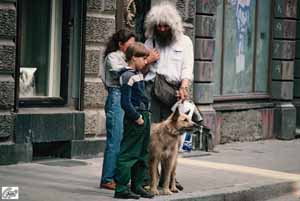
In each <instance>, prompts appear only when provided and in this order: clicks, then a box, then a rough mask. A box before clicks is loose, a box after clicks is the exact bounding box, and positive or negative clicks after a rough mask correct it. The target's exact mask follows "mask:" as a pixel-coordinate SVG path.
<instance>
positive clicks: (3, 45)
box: [0, 1, 16, 143]
mask: <svg viewBox="0 0 300 201" xmlns="http://www.w3.org/2000/svg"><path fill="white" fill-rule="evenodd" d="M15 39H16V7H15V4H14V3H13V2H12V1H10V2H8V1H0V143H1V142H3V141H10V140H12V139H13V133H14V122H15V115H14V114H13V113H12V111H13V106H14V90H15V82H14V79H13V75H14V73H15V52H16V46H15V42H14V41H15Z"/></svg>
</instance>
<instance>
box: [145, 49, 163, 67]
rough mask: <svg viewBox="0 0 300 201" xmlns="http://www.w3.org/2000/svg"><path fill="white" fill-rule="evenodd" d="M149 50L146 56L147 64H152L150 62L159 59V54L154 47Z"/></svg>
mask: <svg viewBox="0 0 300 201" xmlns="http://www.w3.org/2000/svg"><path fill="white" fill-rule="evenodd" d="M149 52H150V54H149V56H148V57H147V64H152V63H154V62H156V61H157V60H159V58H160V54H159V52H158V51H157V50H156V49H150V50H149Z"/></svg>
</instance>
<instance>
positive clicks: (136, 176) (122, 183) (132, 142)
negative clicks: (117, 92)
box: [115, 111, 150, 192]
mask: <svg viewBox="0 0 300 201" xmlns="http://www.w3.org/2000/svg"><path fill="white" fill-rule="evenodd" d="M141 114H142V116H143V119H144V124H143V125H137V124H136V123H135V122H133V121H131V120H129V119H127V118H126V114H125V118H124V134H123V140H122V142H121V148H120V155H119V158H118V162H117V170H116V178H115V179H116V183H117V187H116V190H115V191H116V192H125V191H128V190H129V189H128V183H129V181H130V179H131V188H132V189H138V188H140V187H142V186H143V184H144V178H145V176H146V175H147V174H148V173H147V172H146V171H148V169H147V163H148V157H149V151H148V146H149V140H150V121H149V112H148V111H143V112H141Z"/></svg>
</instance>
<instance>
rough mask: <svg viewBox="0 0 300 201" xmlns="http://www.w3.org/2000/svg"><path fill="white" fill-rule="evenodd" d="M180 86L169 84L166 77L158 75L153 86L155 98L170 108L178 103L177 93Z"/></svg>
mask: <svg viewBox="0 0 300 201" xmlns="http://www.w3.org/2000/svg"><path fill="white" fill-rule="evenodd" d="M178 89H179V86H177V85H174V84H171V83H169V82H168V81H167V80H166V78H165V76H163V75H160V74H156V76H155V80H154V85H153V96H155V97H156V98H157V99H158V100H159V101H160V102H161V103H163V104H165V105H166V106H168V107H171V106H173V105H174V104H175V103H176V102H177V97H176V91H177V90H178Z"/></svg>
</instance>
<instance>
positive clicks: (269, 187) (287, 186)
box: [154, 181, 300, 201]
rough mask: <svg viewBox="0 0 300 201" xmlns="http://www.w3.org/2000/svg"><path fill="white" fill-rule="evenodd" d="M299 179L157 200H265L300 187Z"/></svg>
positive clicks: (165, 197)
mask: <svg viewBox="0 0 300 201" xmlns="http://www.w3.org/2000/svg"><path fill="white" fill-rule="evenodd" d="M299 186H300V182H299V181H285V182H279V183H269V184H260V185H257V184H256V185H243V186H233V187H228V188H222V189H218V190H208V191H206V192H191V193H184V194H181V193H180V194H173V195H171V196H158V197H156V198H155V199H154V200H155V201H263V200H268V199H272V198H275V197H280V196H282V195H285V194H287V193H292V192H295V191H296V190H298V191H299V190H300V189H299Z"/></svg>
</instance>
